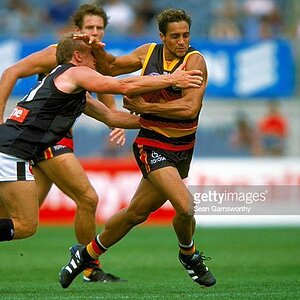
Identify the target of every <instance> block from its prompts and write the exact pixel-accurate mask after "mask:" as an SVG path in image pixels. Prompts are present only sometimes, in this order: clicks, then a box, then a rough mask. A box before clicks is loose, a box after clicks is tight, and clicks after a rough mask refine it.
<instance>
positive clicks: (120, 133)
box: [109, 128, 126, 146]
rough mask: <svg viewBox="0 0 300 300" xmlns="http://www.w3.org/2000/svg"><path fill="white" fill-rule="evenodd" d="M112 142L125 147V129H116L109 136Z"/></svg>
mask: <svg viewBox="0 0 300 300" xmlns="http://www.w3.org/2000/svg"><path fill="white" fill-rule="evenodd" d="M109 136H110V141H111V142H115V143H116V144H117V145H120V146H124V145H125V142H126V135H125V129H123V128H114V129H113V130H112V132H111V133H110V134H109Z"/></svg>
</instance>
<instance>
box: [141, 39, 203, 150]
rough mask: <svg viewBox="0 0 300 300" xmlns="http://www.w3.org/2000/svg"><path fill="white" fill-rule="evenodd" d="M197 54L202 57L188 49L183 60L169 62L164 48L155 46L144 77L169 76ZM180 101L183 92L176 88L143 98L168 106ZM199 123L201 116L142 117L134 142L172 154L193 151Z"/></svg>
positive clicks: (144, 66)
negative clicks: (173, 117)
mask: <svg viewBox="0 0 300 300" xmlns="http://www.w3.org/2000/svg"><path fill="white" fill-rule="evenodd" d="M194 53H199V54H200V52H199V51H197V50H195V49H194V48H192V47H189V49H188V52H187V54H186V55H185V56H184V57H183V58H181V59H179V58H178V59H176V60H173V61H172V62H167V61H165V59H164V55H163V45H162V44H155V43H153V44H151V46H150V48H149V50H148V53H147V56H146V59H145V62H144V64H143V69H142V75H152V76H155V75H161V74H170V73H172V72H174V71H175V69H176V68H177V67H178V66H179V65H180V64H182V63H183V62H184V61H186V60H187V59H188V57H189V56H190V55H191V54H194ZM181 97H182V91H181V89H179V88H176V87H168V88H165V89H162V90H160V91H158V92H153V93H148V94H144V95H143V98H144V99H145V100H146V101H147V102H168V101H174V100H176V99H179V98H181ZM198 119H199V114H198V116H197V117H196V118H193V119H171V118H165V117H161V116H156V115H153V114H142V115H141V118H140V122H141V126H142V128H141V130H140V132H139V134H138V136H137V138H136V140H135V142H136V143H137V144H141V145H144V146H151V147H156V148H161V149H166V150H170V151H183V150H188V149H192V148H193V147H194V144H195V133H196V130H197V127H198Z"/></svg>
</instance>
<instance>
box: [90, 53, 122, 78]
mask: <svg viewBox="0 0 300 300" xmlns="http://www.w3.org/2000/svg"><path fill="white" fill-rule="evenodd" d="M93 53H94V56H95V58H96V70H97V71H98V72H99V73H101V74H103V75H109V76H116V75H119V74H117V73H114V70H113V65H112V64H113V62H114V61H115V56H113V55H112V54H110V53H108V52H106V51H105V50H104V49H103V48H95V50H94V51H93Z"/></svg>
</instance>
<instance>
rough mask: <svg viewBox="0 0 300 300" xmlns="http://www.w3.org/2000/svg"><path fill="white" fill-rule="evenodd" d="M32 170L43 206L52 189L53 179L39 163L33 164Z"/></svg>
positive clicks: (40, 203)
mask: <svg viewBox="0 0 300 300" xmlns="http://www.w3.org/2000/svg"><path fill="white" fill-rule="evenodd" d="M32 170H33V175H34V179H35V183H36V188H37V194H38V201H39V205H40V206H41V205H42V204H43V202H44V200H45V198H46V196H47V194H48V193H49V191H50V189H51V186H52V180H51V179H50V178H49V177H48V176H47V175H46V174H45V173H44V172H43V171H42V170H41V169H40V168H39V167H38V166H37V165H35V166H33V167H32Z"/></svg>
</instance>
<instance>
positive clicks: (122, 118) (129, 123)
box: [105, 110, 141, 129]
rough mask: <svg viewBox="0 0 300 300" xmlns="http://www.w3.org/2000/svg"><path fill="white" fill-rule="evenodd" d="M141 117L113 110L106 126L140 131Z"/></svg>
mask: <svg viewBox="0 0 300 300" xmlns="http://www.w3.org/2000/svg"><path fill="white" fill-rule="evenodd" d="M139 120H140V117H139V116H137V115H132V114H129V113H127V112H123V111H118V110H111V111H110V114H109V116H108V118H107V120H106V122H105V123H106V124H107V125H108V126H110V127H117V128H125V129H138V128H140V127H141V124H140V121H139Z"/></svg>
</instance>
